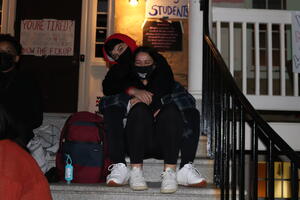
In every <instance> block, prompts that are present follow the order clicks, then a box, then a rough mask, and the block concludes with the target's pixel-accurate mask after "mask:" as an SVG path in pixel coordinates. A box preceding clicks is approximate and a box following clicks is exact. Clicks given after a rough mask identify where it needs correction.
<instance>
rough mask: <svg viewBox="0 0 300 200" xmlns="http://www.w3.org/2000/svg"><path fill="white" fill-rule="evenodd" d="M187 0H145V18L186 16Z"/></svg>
mask: <svg viewBox="0 0 300 200" xmlns="http://www.w3.org/2000/svg"><path fill="white" fill-rule="evenodd" d="M188 11H189V8H188V0H147V1H146V18H169V19H185V18H188Z"/></svg>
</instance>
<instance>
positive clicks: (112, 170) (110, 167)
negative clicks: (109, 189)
mask: <svg viewBox="0 0 300 200" xmlns="http://www.w3.org/2000/svg"><path fill="white" fill-rule="evenodd" d="M119 167H122V163H117V164H111V165H109V167H108V171H110V172H111V174H110V176H112V175H117V174H120V173H118V170H114V169H116V168H119Z"/></svg>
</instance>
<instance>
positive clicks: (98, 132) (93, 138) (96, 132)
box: [56, 112, 111, 183]
mask: <svg viewBox="0 0 300 200" xmlns="http://www.w3.org/2000/svg"><path fill="white" fill-rule="evenodd" d="M67 154H68V155H70V157H71V159H72V164H73V167H74V170H73V180H72V182H74V183H101V182H105V179H106V176H107V175H108V167H109V165H110V164H111V162H110V159H109V157H108V146H107V142H106V136H105V132H104V125H103V119H102V118H101V117H100V116H99V115H97V114H94V113H90V112H77V113H74V114H72V115H71V116H70V117H69V118H68V120H67V121H66V123H65V125H64V127H63V129H62V132H61V136H60V145H59V150H58V152H57V155H56V167H57V169H58V174H59V178H60V180H62V181H64V176H65V165H66V155H67Z"/></svg>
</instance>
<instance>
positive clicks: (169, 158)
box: [125, 103, 183, 164]
mask: <svg viewBox="0 0 300 200" xmlns="http://www.w3.org/2000/svg"><path fill="white" fill-rule="evenodd" d="M182 132H183V120H182V117H181V113H180V111H179V109H178V108H177V106H176V105H174V104H168V105H165V106H164V107H162V108H161V110H160V112H159V113H158V115H157V116H156V117H155V118H154V117H153V113H152V112H151V110H150V109H149V106H147V105H146V104H144V103H137V104H136V105H134V106H133V108H132V109H131V110H130V112H129V114H128V117H127V124H126V128H125V135H126V147H127V149H128V154H129V157H130V161H131V163H132V164H137V163H142V162H143V159H147V158H157V159H164V162H165V164H176V163H177V159H178V153H179V148H180V143H181V137H182Z"/></svg>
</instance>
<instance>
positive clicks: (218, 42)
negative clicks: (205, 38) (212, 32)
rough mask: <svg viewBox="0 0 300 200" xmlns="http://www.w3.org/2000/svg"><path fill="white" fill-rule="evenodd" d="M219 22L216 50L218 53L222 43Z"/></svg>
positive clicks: (218, 23)
mask: <svg viewBox="0 0 300 200" xmlns="http://www.w3.org/2000/svg"><path fill="white" fill-rule="evenodd" d="M221 31H222V29H221V22H220V21H217V48H218V50H219V52H220V53H221V44H222V41H221Z"/></svg>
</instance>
